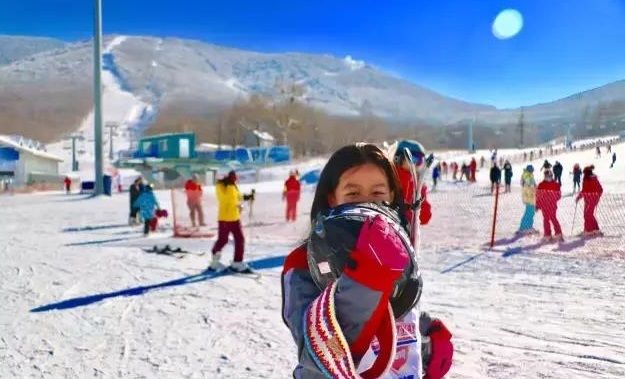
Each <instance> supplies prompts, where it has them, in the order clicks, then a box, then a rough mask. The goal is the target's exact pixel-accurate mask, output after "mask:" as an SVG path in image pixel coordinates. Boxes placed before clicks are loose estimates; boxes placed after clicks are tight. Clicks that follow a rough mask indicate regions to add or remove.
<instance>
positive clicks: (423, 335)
mask: <svg viewBox="0 0 625 379" xmlns="http://www.w3.org/2000/svg"><path fill="white" fill-rule="evenodd" d="M397 182H398V178H397V177H396V175H395V173H394V170H393V165H392V163H391V162H390V161H389V160H388V159H387V158H386V157H385V155H384V153H383V152H382V151H381V150H380V149H379V148H377V147H376V146H374V145H371V144H356V145H349V146H345V147H343V148H341V149H339V150H338V151H337V152H335V153H334V154H333V156H332V157H331V158H330V160H329V161H328V163H327V164H326V166H325V168H324V169H323V171H322V173H321V177H320V180H319V184H318V186H317V190H316V192H315V198H314V200H313V204H312V208H311V222H312V223H313V225H312V230H313V232H312V233H311V235H310V237H309V238H308V241H306V243H304V244H302V245H301V246H300V247H298V248H296V249H295V250H294V251H293V252H291V253H290V254H289V255H288V257H287V258H286V260H285V263H284V267H283V271H282V289H283V291H282V310H283V320H284V322H285V324H286V325H287V327H288V328H289V329H290V331H291V334H292V336H293V338H294V340H295V344H296V346H297V349H298V354H297V356H298V361H299V362H298V365H297V367H296V368H295V370H294V373H293V374H294V375H293V376H294V377H296V378H312V379H316V378H328V377H331V378H356V377H362V378H393V379H397V378H408V377H412V378H415V379H418V378H421V377H422V376H423V374H425V377H426V378H430V379H439V378H443V377H444V375H445V374H446V373H447V371H448V370H449V368H450V367H451V364H452V357H453V344H452V341H451V333H450V332H449V330H448V329H447V328H446V327H445V325H444V324H443V322H442V321H441V320H438V319H432V318H431V317H430V316H429V315H427V313H421V312H420V311H419V298H420V292H421V287H422V280H421V278H420V275H419V274H418V269H417V262H416V254H415V250H414V248H413V247H412V246H411V245H410V243H409V242H408V241H407V240H408V236H407V233H406V230H405V229H404V228H403V227H402V226H401V225H400V224H401V221H399V220H400V218H401V215H400V214H398V213H397V209H401V208H402V207H403V205H402V204H401V203H402V202H403V201H402V196H401V194H402V190H401V188H399V187H398V186H397V184H396V183H397ZM367 202H376V203H378V204H367ZM380 202H386V203H380ZM354 203H355V204H354ZM330 207H332V208H330ZM345 261H349V262H351V263H348V264H343V263H342V262H345ZM309 262H311V264H309ZM326 268H327V270H326ZM337 289H338V290H337ZM389 303H390V304H389ZM376 339H377V342H376V341H375V340H376ZM428 341H429V342H428Z"/></svg>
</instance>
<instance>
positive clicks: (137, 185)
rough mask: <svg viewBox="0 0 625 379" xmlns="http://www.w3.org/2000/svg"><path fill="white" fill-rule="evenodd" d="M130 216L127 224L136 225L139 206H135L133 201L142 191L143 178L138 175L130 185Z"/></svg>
mask: <svg viewBox="0 0 625 379" xmlns="http://www.w3.org/2000/svg"><path fill="white" fill-rule="evenodd" d="M129 192H130V217H129V218H128V224H129V225H137V224H138V223H139V220H138V219H137V215H138V214H139V208H138V207H137V206H135V202H136V201H137V199H138V198H139V195H141V192H143V178H141V177H138V178H137V179H135V181H134V182H133V183H132V185H131V186H130V191H129Z"/></svg>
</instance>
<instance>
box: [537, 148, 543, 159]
mask: <svg viewBox="0 0 625 379" xmlns="http://www.w3.org/2000/svg"><path fill="white" fill-rule="evenodd" d="M542 157H543V149H538V158H539V159H542Z"/></svg>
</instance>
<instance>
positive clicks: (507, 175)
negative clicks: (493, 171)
mask: <svg viewBox="0 0 625 379" xmlns="http://www.w3.org/2000/svg"><path fill="white" fill-rule="evenodd" d="M503 171H504V180H505V182H506V192H510V186H511V185H512V165H511V164H510V161H509V160H506V163H504V165H503Z"/></svg>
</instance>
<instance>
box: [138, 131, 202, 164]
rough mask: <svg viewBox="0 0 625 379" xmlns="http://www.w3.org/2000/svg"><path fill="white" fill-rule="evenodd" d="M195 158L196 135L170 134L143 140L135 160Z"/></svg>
mask: <svg viewBox="0 0 625 379" xmlns="http://www.w3.org/2000/svg"><path fill="white" fill-rule="evenodd" d="M147 157H151V158H163V159H179V158H195V157H196V154H195V134H194V133H168V134H158V135H155V136H148V137H144V138H141V140H140V141H139V146H138V149H137V151H136V153H135V158H147Z"/></svg>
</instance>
